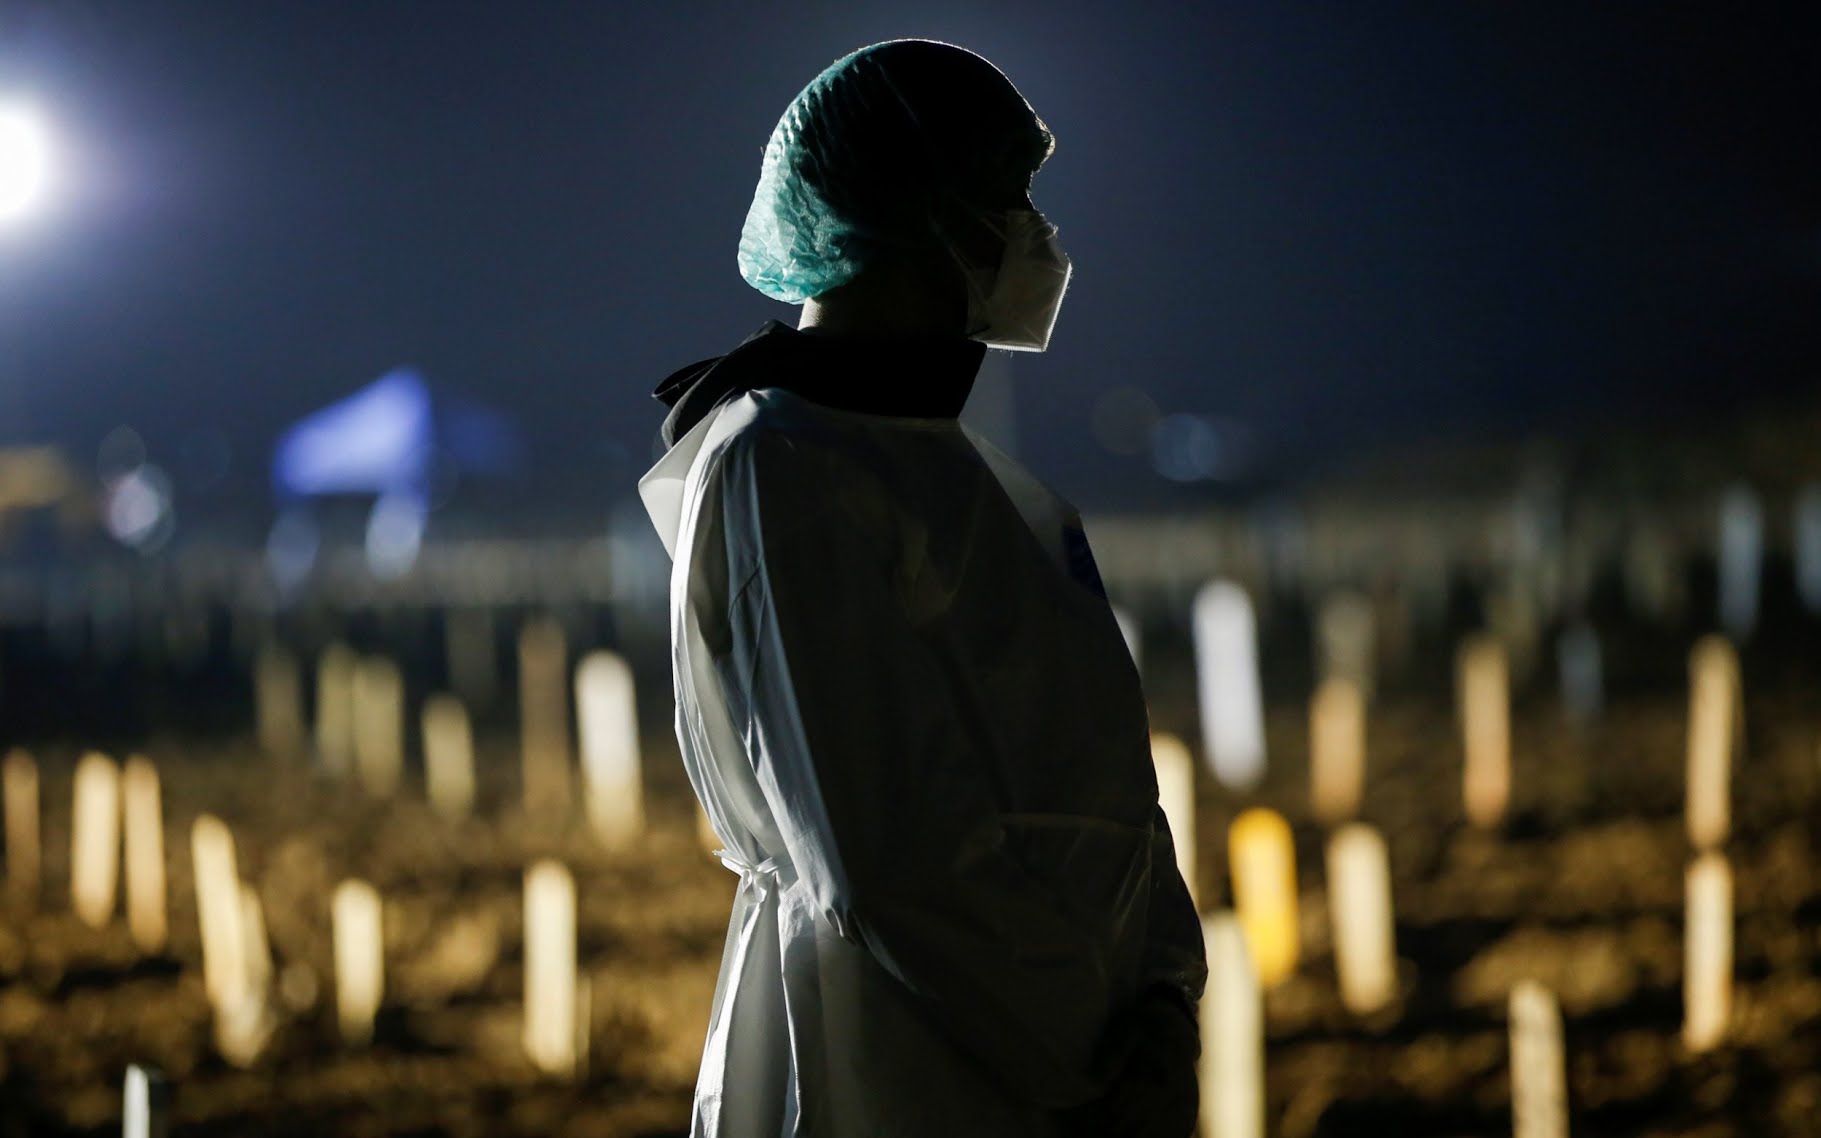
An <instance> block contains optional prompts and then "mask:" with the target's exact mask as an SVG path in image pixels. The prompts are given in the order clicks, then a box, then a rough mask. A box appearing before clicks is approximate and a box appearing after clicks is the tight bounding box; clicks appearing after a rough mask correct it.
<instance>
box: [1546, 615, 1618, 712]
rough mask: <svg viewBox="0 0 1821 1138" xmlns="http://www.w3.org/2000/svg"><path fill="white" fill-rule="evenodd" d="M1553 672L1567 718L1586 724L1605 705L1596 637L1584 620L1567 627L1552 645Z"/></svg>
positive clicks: (1598, 644)
mask: <svg viewBox="0 0 1821 1138" xmlns="http://www.w3.org/2000/svg"><path fill="white" fill-rule="evenodd" d="M1556 671H1557V673H1558V678H1559V679H1560V680H1561V684H1562V707H1563V709H1564V710H1566V711H1567V712H1568V716H1569V718H1571V719H1573V720H1575V721H1577V722H1580V723H1590V722H1592V721H1593V720H1595V719H1598V718H1599V717H1600V711H1601V709H1602V708H1603V707H1604V706H1605V702H1606V696H1605V690H1604V689H1605V684H1604V681H1603V678H1602V675H1601V673H1602V666H1601V660H1600V638H1599V637H1598V636H1597V635H1595V633H1594V631H1593V627H1592V626H1591V625H1589V624H1587V623H1586V622H1585V621H1579V622H1576V623H1574V624H1571V625H1569V626H1568V628H1567V629H1565V630H1564V631H1563V632H1562V637H1561V639H1560V640H1559V641H1557V642H1556Z"/></svg>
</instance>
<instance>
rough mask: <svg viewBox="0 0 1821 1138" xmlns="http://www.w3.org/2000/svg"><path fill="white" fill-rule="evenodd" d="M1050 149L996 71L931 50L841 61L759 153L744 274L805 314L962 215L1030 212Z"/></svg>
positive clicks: (903, 46) (898, 50) (909, 47)
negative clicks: (881, 260) (1024, 207)
mask: <svg viewBox="0 0 1821 1138" xmlns="http://www.w3.org/2000/svg"><path fill="white" fill-rule="evenodd" d="M1054 147H1055V140H1054V139H1053V138H1052V137H1051V135H1050V132H1049V130H1048V129H1047V128H1046V127H1045V126H1044V125H1043V120H1042V119H1040V118H1038V117H1037V113H1036V112H1035V111H1033V110H1031V106H1030V104H1029V103H1027V102H1026V101H1025V99H1024V96H1023V95H1020V94H1019V93H1018V89H1017V88H1016V87H1014V86H1012V82H1011V80H1009V79H1007V78H1006V77H1005V75H1004V74H1003V73H1001V72H1000V70H999V69H998V68H997V67H994V66H993V65H992V64H991V63H989V62H987V61H986V60H985V59H982V58H981V57H980V56H978V55H975V54H974V53H973V52H971V51H967V50H966V49H964V48H959V47H956V46H954V45H953V44H946V43H938V42H936V41H934V40H914V39H910V40H890V41H887V42H885V43H877V44H873V45H872V46H871V47H863V48H861V49H860V50H859V51H856V52H854V53H852V54H851V55H846V56H843V57H842V58H840V59H838V60H836V61H835V62H834V63H833V64H832V65H830V67H829V68H828V70H826V71H824V72H822V74H820V75H818V76H816V78H815V80H814V81H813V82H811V83H810V85H809V86H807V87H805V88H803V91H802V93H801V94H799V95H798V96H797V97H796V98H795V99H794V100H793V101H792V102H791V104H790V107H789V108H788V109H787V110H785V112H784V117H782V118H780V119H779V120H778V125H777V127H776V128H775V129H774V130H773V131H772V132H771V139H770V140H769V141H768V142H767V143H766V144H765V159H764V163H763V165H761V166H760V169H759V186H758V189H757V190H756V191H755V192H754V194H753V198H752V208H751V209H750V210H748V211H747V214H746V227H745V229H744V230H743V231H742V232H741V234H740V275H741V276H743V277H745V278H746V283H748V284H750V285H752V287H754V288H756V289H758V290H759V291H760V292H762V293H764V294H765V295H766V296H769V297H772V298H774V299H777V300H782V301H785V302H787V303H791V304H800V303H802V302H803V301H805V300H808V299H809V298H810V297H813V296H819V295H821V294H822V293H825V292H827V291H829V290H830V289H833V288H837V287H839V286H840V285H843V284H846V283H847V282H848V281H850V280H852V279H853V278H854V277H855V276H856V275H858V274H859V273H860V271H861V270H862V269H864V268H866V267H867V265H868V264H870V263H871V262H872V261H873V260H874V259H875V258H877V257H878V256H879V255H880V254H881V253H882V252H884V251H887V250H890V249H894V248H896V249H918V248H939V247H940V246H939V245H938V244H937V242H938V241H940V239H941V237H940V235H941V231H942V224H943V219H944V218H945V217H952V216H954V213H955V211H956V210H957V209H960V210H964V211H965V210H967V209H970V208H971V209H973V210H977V211H985V210H991V209H1007V208H1013V207H1016V206H1018V205H1020V204H1022V202H1023V200H1024V195H1025V194H1026V193H1028V192H1029V189H1030V184H1031V176H1032V175H1033V174H1035V173H1036V172H1037V169H1038V167H1040V166H1042V165H1043V163H1044V160H1045V159H1046V158H1048V157H1049V155H1050V151H1051V150H1052V149H1054Z"/></svg>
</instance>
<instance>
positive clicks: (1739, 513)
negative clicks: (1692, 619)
mask: <svg viewBox="0 0 1821 1138" xmlns="http://www.w3.org/2000/svg"><path fill="white" fill-rule="evenodd" d="M1719 570H1720V627H1721V628H1724V629H1725V630H1726V632H1727V635H1729V636H1731V637H1732V638H1733V639H1734V640H1740V641H1742V640H1745V639H1746V638H1748V637H1749V636H1750V635H1751V631H1752V628H1753V627H1754V626H1755V625H1756V624H1757V623H1758V591H1759V585H1760V583H1761V582H1762V580H1763V575H1764V509H1763V507H1761V506H1760V505H1759V504H1758V496H1757V495H1756V494H1754V493H1752V491H1751V488H1750V487H1748V486H1743V485H1739V486H1734V487H1732V488H1731V489H1729V490H1728V491H1727V492H1726V494H1725V495H1724V496H1723V497H1722V498H1721V499H1720V566H1719Z"/></svg>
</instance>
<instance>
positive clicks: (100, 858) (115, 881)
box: [70, 751, 120, 929]
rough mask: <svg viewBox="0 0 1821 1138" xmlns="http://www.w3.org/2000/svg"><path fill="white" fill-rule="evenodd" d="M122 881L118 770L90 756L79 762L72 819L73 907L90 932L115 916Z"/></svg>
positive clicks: (103, 759)
mask: <svg viewBox="0 0 1821 1138" xmlns="http://www.w3.org/2000/svg"><path fill="white" fill-rule="evenodd" d="M119 883H120V768H119V767H117V766H115V765H114V760H112V759H110V758H108V757H107V756H106V755H102V754H98V753H96V752H93V751H91V752H89V753H88V754H86V755H84V756H82V759H81V761H79V762H78V763H77V764H76V781H75V805H74V807H73V808H72V810H71V816H70V908H71V909H72V910H74V911H75V914H76V916H77V918H78V919H80V920H81V921H82V923H83V924H85V925H88V926H89V927H91V928H97V929H98V928H102V927H104V926H105V925H106V924H107V923H108V922H109V921H110V920H112V919H113V917H114V907H115V894H116V892H117V891H118V887H119Z"/></svg>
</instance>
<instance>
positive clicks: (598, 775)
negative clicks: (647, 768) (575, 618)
mask: <svg viewBox="0 0 1821 1138" xmlns="http://www.w3.org/2000/svg"><path fill="white" fill-rule="evenodd" d="M575 710H576V725H577V729H578V734H579V736H580V741H581V750H582V774H583V777H584V778H585V780H586V782H587V785H588V820H589V822H590V823H592V824H593V826H594V832H595V834H596V835H597V836H599V838H600V839H601V841H602V843H603V844H605V845H606V846H608V847H609V848H620V847H624V846H626V845H629V844H630V843H632V842H634V841H637V840H638V837H639V835H640V834H641V833H643V832H644V829H645V789H644V777H643V774H642V772H641V771H640V768H639V719H638V715H639V712H638V702H637V700H636V699H635V697H634V694H633V686H632V669H631V668H630V667H628V666H627V664H626V661H625V660H624V659H623V658H621V657H619V656H617V655H615V654H614V653H612V652H591V653H589V654H588V656H587V657H586V658H584V659H583V660H582V662H581V665H580V666H579V667H577V668H576V670H575Z"/></svg>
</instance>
